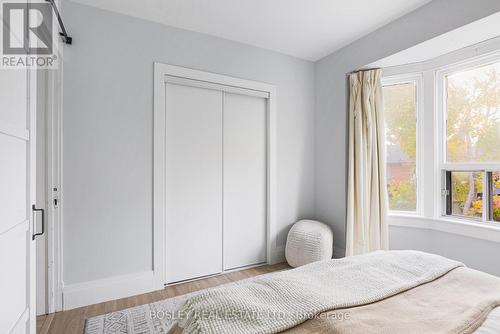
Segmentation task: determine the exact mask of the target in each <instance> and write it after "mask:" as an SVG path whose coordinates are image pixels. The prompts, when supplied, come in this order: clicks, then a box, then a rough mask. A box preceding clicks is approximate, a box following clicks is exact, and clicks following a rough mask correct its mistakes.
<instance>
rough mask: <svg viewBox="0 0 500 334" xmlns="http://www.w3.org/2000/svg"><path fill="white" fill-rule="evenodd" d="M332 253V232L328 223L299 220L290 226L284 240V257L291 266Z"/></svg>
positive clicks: (327, 257) (319, 258)
mask: <svg viewBox="0 0 500 334" xmlns="http://www.w3.org/2000/svg"><path fill="white" fill-rule="evenodd" d="M332 255H333V233H332V230H331V229H330V227H329V226H328V225H325V224H323V223H320V222H318V221H314V220H301V221H299V222H297V223H295V225H293V226H292V228H291V229H290V232H288V238H287V240H286V248H285V257H286V260H287V262H288V264H289V265H291V266H292V267H300V266H303V265H304V264H308V263H311V262H315V261H320V260H328V259H331V258H332Z"/></svg>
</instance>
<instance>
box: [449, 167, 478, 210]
mask: <svg viewBox="0 0 500 334" xmlns="http://www.w3.org/2000/svg"><path fill="white" fill-rule="evenodd" d="M483 174H484V173H483V172H451V214H452V215H454V216H466V217H477V218H481V217H482V215H483Z"/></svg>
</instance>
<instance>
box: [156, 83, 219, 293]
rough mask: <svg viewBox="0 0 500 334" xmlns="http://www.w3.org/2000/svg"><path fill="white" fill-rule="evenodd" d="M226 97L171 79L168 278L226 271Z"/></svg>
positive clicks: (168, 88)
mask: <svg viewBox="0 0 500 334" xmlns="http://www.w3.org/2000/svg"><path fill="white" fill-rule="evenodd" d="M222 100H223V93H222V92H221V91H217V90H210V89H204V88H196V87H189V86H184V85H177V84H171V83H167V84H166V161H165V162H166V278H167V283H173V282H178V281H182V280H187V279H192V278H196V277H201V276H206V275H211V274H216V273H220V272H222Z"/></svg>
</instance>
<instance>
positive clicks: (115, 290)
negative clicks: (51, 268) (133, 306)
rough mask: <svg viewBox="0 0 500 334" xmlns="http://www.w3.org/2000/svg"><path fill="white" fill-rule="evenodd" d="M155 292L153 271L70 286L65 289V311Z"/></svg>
mask: <svg viewBox="0 0 500 334" xmlns="http://www.w3.org/2000/svg"><path fill="white" fill-rule="evenodd" d="M154 290H155V286H154V279H153V271H145V272H140V273H134V274H128V275H121V276H113V277H109V278H103V279H99V280H95V281H88V282H83V283H76V284H70V285H66V286H64V288H63V310H64V311H66V310H71V309H74V308H77V307H82V306H87V305H92V304H97V303H101V302H104V301H109V300H114V299H119V298H125V297H129V296H133V295H139V294H141V293H146V292H151V291H154Z"/></svg>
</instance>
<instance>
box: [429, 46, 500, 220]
mask: <svg viewBox="0 0 500 334" xmlns="http://www.w3.org/2000/svg"><path fill="white" fill-rule="evenodd" d="M498 62H500V50H499V51H494V52H491V53H487V54H485V55H481V56H478V57H472V58H468V59H466V60H463V61H460V62H456V63H453V64H450V65H446V66H442V67H439V68H437V69H436V72H435V92H436V116H437V127H436V130H435V131H436V136H435V138H437V144H438V147H437V156H438V162H439V167H438V169H439V174H440V182H439V188H438V189H436V190H435V191H436V192H437V193H438V194H439V196H440V198H441V200H440V201H439V203H440V205H439V206H440V207H439V214H440V216H441V217H445V218H452V219H457V220H461V221H466V222H475V223H480V224H493V225H495V226H497V227H500V222H494V221H491V220H488V210H489V198H487V200H485V199H484V197H483V214H482V217H481V218H473V217H464V216H450V215H447V214H446V196H445V194H444V190H445V173H446V171H457V172H458V171H460V172H474V171H479V172H484V175H483V185H487V172H491V171H500V163H497V162H477V163H469V162H466V163H455V162H448V161H447V159H446V158H447V140H446V137H447V127H446V121H447V110H446V91H445V77H446V76H449V75H452V74H454V73H458V72H463V71H467V70H473V69H475V68H479V67H483V66H487V65H491V64H493V63H498ZM486 193H489V192H486ZM489 196H490V195H489V194H488V196H487V197H489Z"/></svg>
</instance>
